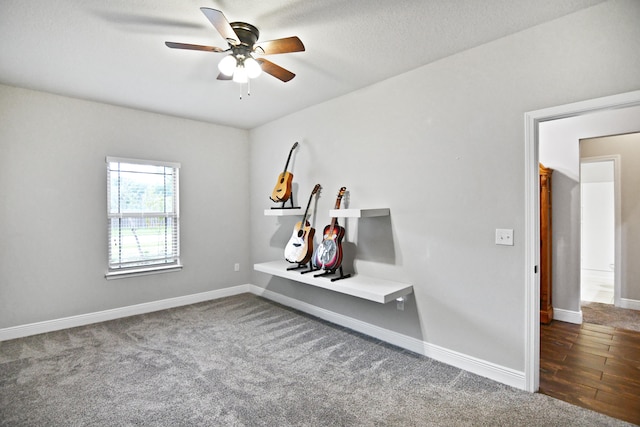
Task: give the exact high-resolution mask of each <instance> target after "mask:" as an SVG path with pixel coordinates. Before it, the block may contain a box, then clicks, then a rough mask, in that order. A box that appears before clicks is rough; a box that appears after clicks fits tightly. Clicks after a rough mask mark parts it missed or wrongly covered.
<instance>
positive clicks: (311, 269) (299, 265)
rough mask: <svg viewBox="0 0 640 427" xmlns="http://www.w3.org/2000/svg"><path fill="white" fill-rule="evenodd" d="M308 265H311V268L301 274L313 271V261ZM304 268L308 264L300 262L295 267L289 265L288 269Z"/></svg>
mask: <svg viewBox="0 0 640 427" xmlns="http://www.w3.org/2000/svg"><path fill="white" fill-rule="evenodd" d="M308 267H309V270H307V271H301V272H300V274H304V273H309V272H311V271H313V267H312V266H311V263H309V265H308ZM302 268H307V264H298V265H296V266H295V267H288V268H287V271H292V270H300V269H302Z"/></svg>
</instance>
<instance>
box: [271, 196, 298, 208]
mask: <svg viewBox="0 0 640 427" xmlns="http://www.w3.org/2000/svg"><path fill="white" fill-rule="evenodd" d="M289 201H290V202H291V206H285V205H286V204H287V202H286V200H285V201H284V202H282V206H277V207H272V208H271V209H300V206H293V194H292V195H291V197H289Z"/></svg>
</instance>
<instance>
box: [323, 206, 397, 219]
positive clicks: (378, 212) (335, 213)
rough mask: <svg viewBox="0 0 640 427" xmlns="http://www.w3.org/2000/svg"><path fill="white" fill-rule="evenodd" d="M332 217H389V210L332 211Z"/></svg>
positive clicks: (330, 214) (330, 211)
mask: <svg viewBox="0 0 640 427" xmlns="http://www.w3.org/2000/svg"><path fill="white" fill-rule="evenodd" d="M329 216H330V217H332V218H333V217H336V218H367V217H373V216H389V208H381V209H331V210H329Z"/></svg>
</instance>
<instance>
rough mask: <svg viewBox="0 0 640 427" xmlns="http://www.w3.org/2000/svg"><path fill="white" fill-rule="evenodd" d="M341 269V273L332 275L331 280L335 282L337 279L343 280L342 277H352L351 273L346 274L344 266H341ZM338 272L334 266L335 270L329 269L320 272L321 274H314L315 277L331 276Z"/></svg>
mask: <svg viewBox="0 0 640 427" xmlns="http://www.w3.org/2000/svg"><path fill="white" fill-rule="evenodd" d="M338 270H339V271H340V275H339V276H338V277H332V278H331V281H332V282H335V281H336V280H342V279H346V278H348V277H351V274H344V271H342V266H340V268H339V269H338ZM333 274H336V269H335V268H334V269H333V270H327V271H325V272H324V273H320V274H314V275H313V277H323V276H330V275H333Z"/></svg>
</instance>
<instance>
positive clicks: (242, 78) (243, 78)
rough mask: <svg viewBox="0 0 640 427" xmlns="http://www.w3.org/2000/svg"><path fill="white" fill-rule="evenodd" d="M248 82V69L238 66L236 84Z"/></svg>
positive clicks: (234, 75) (235, 76)
mask: <svg viewBox="0 0 640 427" xmlns="http://www.w3.org/2000/svg"><path fill="white" fill-rule="evenodd" d="M248 80H249V79H248V78H247V69H246V68H244V67H243V66H242V65H239V64H238V67H237V68H236V71H235V72H234V73H233V81H234V82H236V83H246V82H247V81H248Z"/></svg>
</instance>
